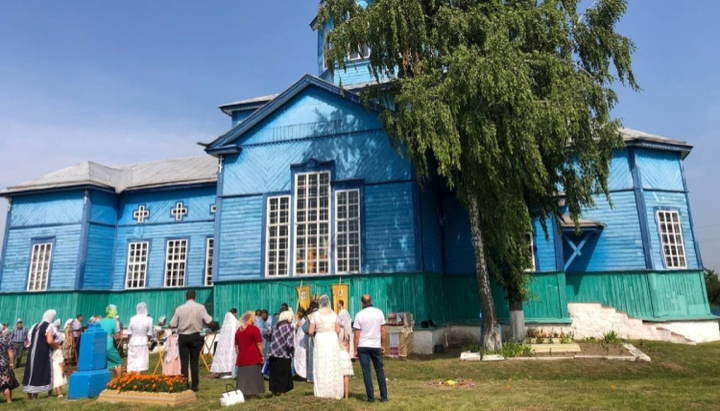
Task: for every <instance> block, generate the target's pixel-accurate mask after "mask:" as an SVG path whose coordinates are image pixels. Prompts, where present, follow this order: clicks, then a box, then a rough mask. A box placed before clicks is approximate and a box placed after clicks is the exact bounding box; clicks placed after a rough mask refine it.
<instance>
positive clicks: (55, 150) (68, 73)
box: [0, 0, 720, 269]
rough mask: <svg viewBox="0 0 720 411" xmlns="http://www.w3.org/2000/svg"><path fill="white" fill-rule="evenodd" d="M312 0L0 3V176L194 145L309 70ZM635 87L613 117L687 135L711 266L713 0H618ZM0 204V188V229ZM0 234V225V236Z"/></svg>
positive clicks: (716, 99) (715, 113)
mask: <svg viewBox="0 0 720 411" xmlns="http://www.w3.org/2000/svg"><path fill="white" fill-rule="evenodd" d="M316 5H317V2H316V1H314V0H302V1H298V0H273V1H253V2H250V1H237V0H234V1H230V0H215V1H212V2H194V1H173V2H170V1H153V2H147V1H135V0H132V1H128V0H126V1H123V2H120V3H111V2H89V1H85V2H80V1H76V2H54V1H32V2H30V1H23V2H2V4H0V39H2V40H1V41H0V187H6V186H9V185H13V184H16V183H19V182H22V181H25V180H29V179H33V178H37V177H40V176H42V175H43V174H46V173H49V172H52V171H55V170H57V169H60V168H63V167H66V166H69V165H72V164H75V163H79V162H81V161H85V160H92V161H97V162H100V163H103V164H107V165H123V164H131V163H137V162H143V161H150V160H158V159H163V158H169V157H181V156H194V155H202V151H201V149H200V148H199V147H198V146H197V145H195V143H196V142H198V141H203V142H207V141H210V140H212V139H213V138H214V137H216V136H217V135H219V134H221V133H222V132H224V131H226V130H227V129H228V128H229V124H230V120H229V118H228V117H226V116H225V115H224V114H222V113H221V112H220V111H219V110H218V109H217V105H218V104H221V103H226V102H230V101H235V100H239V99H244V98H250V97H255V96H259V95H266V94H272V93H277V92H279V91H282V90H283V89H284V88H285V87H286V86H288V85H290V84H291V83H292V82H293V81H295V80H296V79H298V78H299V77H300V76H301V75H302V74H304V73H313V74H315V71H316V68H315V61H316V60H315V50H316V47H315V41H316V38H315V33H313V32H312V30H310V28H309V26H308V24H309V23H310V21H311V20H312V18H313V16H314V13H315V8H316ZM629 7H630V9H629V13H628V15H627V16H626V18H625V19H624V20H623V21H622V23H621V25H620V31H621V32H622V33H623V34H625V35H627V36H629V37H631V38H632V39H633V40H634V41H635V43H636V45H637V52H636V54H635V57H634V68H635V74H636V77H637V79H638V81H639V83H640V85H641V86H642V87H643V91H642V92H641V93H633V92H631V91H628V90H619V91H620V105H619V107H618V108H617V109H616V111H615V114H616V115H617V116H620V117H622V118H623V119H624V123H625V125H626V126H628V127H631V128H636V129H640V130H644V131H647V132H651V133H654V134H659V135H663V136H667V137H671V138H675V139H681V140H687V141H689V142H690V143H691V144H693V145H694V146H695V150H694V151H693V152H692V154H691V155H690V156H689V157H688V158H687V160H686V161H685V169H686V171H687V177H688V184H689V186H690V191H691V202H692V207H693V212H694V217H695V225H696V228H697V234H698V238H699V239H700V242H701V246H702V253H703V258H704V262H705V265H706V266H708V267H711V268H717V269H720V252H718V251H720V215H719V214H718V212H717V209H718V202H719V201H720V194H719V193H718V189H719V188H720V184H719V183H718V178H719V177H720V161H718V160H719V159H718V154H719V153H720V140H718V138H717V133H718V130H720V95H719V93H718V91H720V76H718V75H717V74H716V73H717V66H718V64H719V63H720V45H719V43H718V42H717V39H718V38H720V28H718V27H719V26H718V25H717V24H716V16H717V15H718V14H720V2H714V1H704V2H700V1H694V2H683V3H679V2H677V1H670V0H653V1H631V2H630V5H629ZM5 209H6V204H5V202H4V200H0V210H3V212H0V230H4V229H3V228H2V227H3V226H4V219H5V212H4V210H5ZM0 232H2V231H0ZM0 241H2V236H0Z"/></svg>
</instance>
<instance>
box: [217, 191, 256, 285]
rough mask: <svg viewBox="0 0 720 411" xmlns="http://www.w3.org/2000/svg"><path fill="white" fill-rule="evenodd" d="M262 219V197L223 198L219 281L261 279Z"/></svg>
mask: <svg viewBox="0 0 720 411" xmlns="http://www.w3.org/2000/svg"><path fill="white" fill-rule="evenodd" d="M262 217H263V196H261V195H260V196H248V197H234V198H224V199H223V202H222V217H221V222H220V243H219V244H220V247H221V249H220V253H219V263H218V268H219V271H218V279H217V280H218V281H233V280H243V279H249V278H259V277H260V276H261V273H262V268H261V267H260V260H261V257H262V255H261V253H262V252H261V250H262V230H263V226H264V224H263V219H262Z"/></svg>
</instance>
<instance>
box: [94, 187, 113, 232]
mask: <svg viewBox="0 0 720 411" xmlns="http://www.w3.org/2000/svg"><path fill="white" fill-rule="evenodd" d="M118 201H119V196H118V195H117V194H115V193H108V192H105V191H98V190H90V204H91V210H90V221H91V222H94V223H99V224H111V225H115V224H117V219H118Z"/></svg>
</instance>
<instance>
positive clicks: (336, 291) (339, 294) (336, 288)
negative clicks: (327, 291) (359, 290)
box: [332, 284, 349, 314]
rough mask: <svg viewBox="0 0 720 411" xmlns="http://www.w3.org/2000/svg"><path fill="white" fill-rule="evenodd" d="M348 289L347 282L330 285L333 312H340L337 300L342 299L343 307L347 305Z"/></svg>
mask: <svg viewBox="0 0 720 411" xmlns="http://www.w3.org/2000/svg"><path fill="white" fill-rule="evenodd" d="M348 291H349V289H348V285H347V284H333V285H332V295H333V309H334V310H335V314H339V313H340V308H338V301H340V300H342V301H343V303H345V308H347V307H348Z"/></svg>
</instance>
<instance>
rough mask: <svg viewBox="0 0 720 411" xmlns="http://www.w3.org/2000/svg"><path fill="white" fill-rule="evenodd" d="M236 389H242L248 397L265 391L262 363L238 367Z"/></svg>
mask: <svg viewBox="0 0 720 411" xmlns="http://www.w3.org/2000/svg"><path fill="white" fill-rule="evenodd" d="M235 389H236V390H240V391H241V392H242V393H243V395H244V396H246V397H248V396H251V395H258V394H262V393H264V392H265V380H264V379H263V375H262V364H253V365H246V366H243V367H238V368H237V384H236V386H235Z"/></svg>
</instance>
